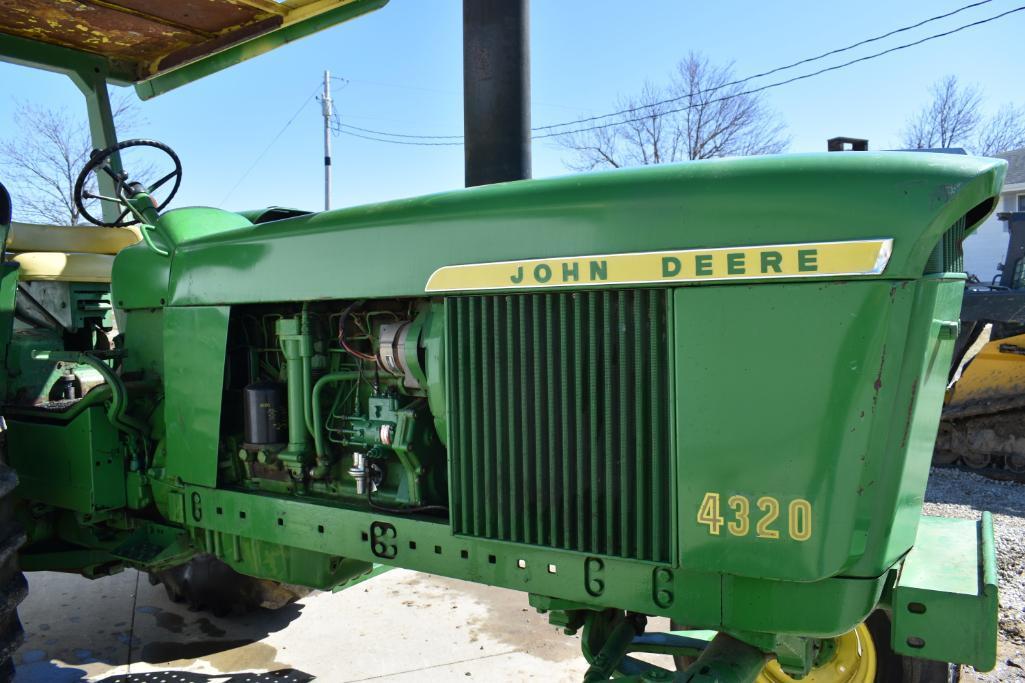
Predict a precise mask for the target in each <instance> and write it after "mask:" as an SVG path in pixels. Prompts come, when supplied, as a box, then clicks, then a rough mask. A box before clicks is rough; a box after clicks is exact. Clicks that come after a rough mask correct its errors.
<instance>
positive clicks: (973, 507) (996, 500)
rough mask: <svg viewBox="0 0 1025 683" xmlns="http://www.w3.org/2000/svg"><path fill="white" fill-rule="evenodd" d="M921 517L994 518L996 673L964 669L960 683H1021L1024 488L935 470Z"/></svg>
mask: <svg viewBox="0 0 1025 683" xmlns="http://www.w3.org/2000/svg"><path fill="white" fill-rule="evenodd" d="M925 501H926V502H925V514H927V515H940V516H944V517H962V518H965V519H979V517H980V515H981V513H982V511H983V510H988V511H990V512H992V513H993V530H994V534H995V536H996V549H997V564H998V571H999V574H1000V578H999V581H1000V642H999V644H998V646H997V667H996V669H994V670H993V671H991V672H989V673H981V672H977V671H975V670H974V669H971V668H966V670H965V672H964V675H963V677H962V680H968V681H1025V556H1023V553H1025V485H1022V484H1019V483H1015V482H1008V481H996V480H994V479H988V478H986V477H982V476H979V475H977V474H972V473H970V472H964V471H961V470H957V469H951V468H934V469H933V470H932V474H931V475H930V476H929V487H928V489H927V490H926V493H925Z"/></svg>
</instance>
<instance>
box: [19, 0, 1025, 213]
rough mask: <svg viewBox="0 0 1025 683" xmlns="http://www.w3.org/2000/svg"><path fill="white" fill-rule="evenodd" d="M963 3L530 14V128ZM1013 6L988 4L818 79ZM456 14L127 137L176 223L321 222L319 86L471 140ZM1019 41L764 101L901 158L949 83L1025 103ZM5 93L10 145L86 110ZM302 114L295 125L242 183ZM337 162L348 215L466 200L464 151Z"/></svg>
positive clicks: (1015, 18)
mask: <svg viewBox="0 0 1025 683" xmlns="http://www.w3.org/2000/svg"><path fill="white" fill-rule="evenodd" d="M967 2H968V0H944V1H942V2H936V1H928V2H927V1H924V0H914V1H905V2H893V1H892V0H890V1H889V2H882V1H877V0H862V1H861V2H857V3H854V2H821V1H819V2H799V1H797V0H776V1H775V2H771V3H767V2H750V1H749V2H738V1H734V2H730V1H722V2H718V3H694V2H684V1H682V0H644V1H643V2H638V3H624V2H621V1H619V2H613V1H612V0H532V3H531V4H532V7H531V40H532V67H533V68H532V79H533V82H532V97H533V106H532V115H533V123H534V125H542V124H546V123H553V122H560V121H565V120H569V119H573V118H578V117H581V116H589V115H593V114H597V113H603V112H607V111H610V110H611V109H612V108H613V106H614V103H615V100H616V99H617V96H618V95H621V94H631V93H633V92H634V91H636V90H637V89H638V88H639V87H640V85H641V84H642V83H643V81H644V80H645V79H649V80H652V81H654V82H660V81H663V80H665V79H666V77H667V76H668V74H669V73H670V72H671V70H672V69H673V67H674V65H675V64H676V62H677V61H678V60H679V59H680V58H681V57H682V56H684V55H685V54H686V53H687V52H688V51H689V50H697V51H700V52H703V53H704V54H705V55H707V56H708V57H709V58H710V59H711V60H713V61H715V62H720V63H722V62H731V61H732V62H734V63H735V68H736V72H737V74H738V75H740V76H746V75H749V74H752V73H756V72H759V71H762V70H765V69H767V68H772V67H775V66H779V65H782V64H787V63H790V62H792V61H796V60H797V59H800V58H803V57H807V56H812V55H815V54H818V53H820V52H823V51H826V50H829V49H832V48H835V47H839V46H843V45H846V44H849V43H852V42H855V41H857V40H860V39H863V38H867V37H870V36H873V35H876V34H880V33H884V32H886V31H888V30H890V29H893V28H897V27H899V26H903V25H905V24H911V23H915V22H916V21H919V20H921V19H924V18H926V17H928V16H931V15H935V14H941V13H943V12H946V11H949V10H952V9H954V8H956V7H959V6H961V5H963V4H967ZM1018 5H1019V3H1018V1H1017V0H993V1H992V2H990V3H988V4H986V5H983V6H981V7H978V8H975V9H973V10H969V11H966V12H963V13H961V14H958V15H956V16H954V17H951V18H949V19H946V20H944V21H942V22H935V23H932V24H929V25H927V26H925V27H922V28H921V29H918V30H916V31H914V32H909V33H904V34H900V35H899V36H895V37H894V38H892V39H890V40H888V41H886V42H883V43H876V44H873V45H870V46H866V47H864V48H861V49H860V50H858V51H855V52H852V53H847V54H845V55H841V56H838V57H836V58H833V59H832V60H826V61H824V62H822V63H820V64H822V65H828V64H832V63H838V62H841V61H846V59H849V58H850V57H852V56H859V55H863V54H868V53H870V52H875V51H877V50H879V49H881V48H884V47H889V46H892V45H896V44H898V43H902V42H907V41H909V40H914V39H917V38H920V37H924V36H926V35H930V34H932V33H936V32H939V31H942V30H946V29H949V28H954V27H956V26H959V25H961V24H964V23H968V22H969V21H974V20H977V19H981V18H985V17H988V16H991V15H995V14H998V13H1000V12H1002V11H1006V10H1008V9H1012V8H1014V7H1016V6H1018ZM461 6H462V3H461V1H460V0H391V3H390V4H389V5H388V6H386V7H385V8H384V9H382V10H380V11H378V12H375V13H373V14H370V15H367V16H365V17H362V18H359V19H357V20H355V21H353V22H351V23H349V24H344V25H341V26H337V27H335V28H333V29H329V30H327V31H325V32H322V33H320V34H317V35H315V36H312V37H309V38H306V39H304V40H302V41H299V42H296V43H293V44H291V45H287V46H285V47H284V48H281V49H279V50H276V51H274V52H271V53H269V54H266V55H263V56H261V57H258V58H256V59H253V60H250V61H248V62H246V63H244V64H241V65H239V66H236V67H233V68H231V69H228V70H226V71H224V72H221V73H220V74H216V75H214V76H212V77H209V78H207V79H205V80H203V81H199V82H197V83H193V84H191V85H189V86H185V87H183V88H181V89H179V90H176V91H172V92H170V93H168V94H165V95H162V96H160V97H158V98H155V99H153V100H150V101H148V102H144V103H142V104H141V105H140V113H141V114H142V116H143V118H144V120H145V124H144V125H143V126H141V127H139V128H137V129H136V130H133V131H131V133H132V137H151V138H156V139H158V140H161V141H164V142H166V143H168V144H169V145H171V146H172V147H173V148H174V149H175V150H177V152H178V153H179V155H180V156H181V158H182V162H183V165H184V167H185V176H184V181H183V184H182V189H181V191H180V194H179V197H178V198H177V199H176V200H175V202H174V206H185V205H211V206H223V207H225V208H230V209H241V208H252V207H257V206H265V205H268V204H280V205H288V206H298V207H302V208H310V209H317V208H320V207H321V206H322V192H323V176H322V173H323V167H322V119H321V117H320V108H319V104H318V103H317V102H316V101H314V100H312V99H309V98H310V95H311V94H312V93H313V92H314V90H316V89H317V87H318V84H319V81H320V79H321V74H322V71H323V70H324V69H325V68H327V69H330V70H331V71H332V73H334V74H337V75H338V76H342V77H345V78H347V79H349V83H348V85H347V86H345V87H344V88H342V87H341V84H338V83H336V86H335V92H334V96H335V102H336V107H337V109H338V112H339V114H340V116H341V118H342V120H343V121H345V122H347V123H350V124H352V125H356V126H362V127H368V128H377V129H384V130H389V131H395V132H400V133H415V134H428V135H449V134H460V133H462V101H461V90H462V65H461V63H462V47H461V14H462V11H461ZM1023 33H1025V12H1022V13H1019V14H1014V15H1011V16H1008V17H1006V18H1004V19H1001V20H999V21H997V22H994V23H991V24H987V25H985V26H981V27H977V28H974V29H969V30H968V31H964V32H962V33H959V34H956V35H954V36H950V37H947V38H943V39H939V40H936V41H933V42H931V43H928V44H925V45H921V46H918V47H915V48H912V49H909V50H904V51H901V52H898V53H895V54H891V55H888V56H885V57H882V58H880V59H876V60H873V61H871V62H867V63H863V64H858V65H855V66H852V67H849V68H847V69H844V70H842V71H838V72H834V73H830V74H826V75H823V76H820V77H818V78H814V79H810V80H807V81H804V82H800V83H795V84H792V85H787V86H783V87H780V88H776V89H773V90H770V91H768V93H767V96H766V97H767V102H768V103H769V105H770V106H771V107H772V108H773V109H775V110H776V111H777V112H778V113H779V114H780V115H781V117H782V119H783V120H784V121H785V122H786V124H787V126H788V129H789V133H790V135H791V137H792V143H791V146H790V150H791V151H794V152H808V151H819V150H823V149H824V148H825V140H826V138H828V137H832V136H834V135H849V136H855V137H866V138H869V139H870V140H871V144H872V147H873V148H886V147H891V146H894V145H896V144H897V143H898V139H899V134H900V131H901V129H902V127H903V125H904V122H905V121H906V119H907V118H908V117H909V116H910V115H911V114H912V113H913V112H914V111H915V110H917V109H918V108H919V107H920V106H921V105H922V104H923V102H924V101H925V100H926V99H927V96H928V92H927V91H928V86H929V85H930V84H931V83H932V82H933V81H934V80H936V79H937V78H939V77H941V76H943V75H945V74H955V75H957V76H958V77H959V78H960V79H961V80H962V81H964V82H967V83H975V84H978V85H979V86H980V87H981V88H982V89H983V90H984V91H985V93H986V94H987V106H988V107H990V108H995V107H996V106H998V105H999V104H1001V103H1002V102H1007V101H1016V102H1018V103H1023V102H1025V90H1023V88H1022V75H1023V71H1025V64H1023V63H1022V61H1021V58H1020V57H1019V58H1017V59H1016V58H1015V54H1014V53H1015V48H1016V46H1020V43H1021V36H1022V35H1023ZM800 72H802V69H797V70H795V71H793V72H787V74H796V73H800ZM770 80H772V77H770ZM765 82H768V81H765ZM0 83H2V84H3V93H4V94H3V95H0V135H11V134H12V126H13V118H12V112H13V109H14V105H15V99H16V98H20V99H22V100H26V101H32V102H34V103H36V104H41V105H44V106H55V107H56V106H65V107H68V108H69V109H72V110H74V111H76V112H81V113H82V115H83V116H84V107H83V106H82V100H81V96H80V95H79V94H78V91H77V90H76V89H75V88H74V87H73V86H72V85H71V83H70V81H68V80H67V79H66V78H64V77H62V76H58V75H54V74H49V73H44V72H39V71H34V70H30V69H26V68H24V67H16V66H12V65H8V64H2V63H0ZM756 83H758V82H756ZM304 101H306V105H305V107H304V108H303V109H302V110H301V111H300V113H299V115H298V116H297V117H296V119H295V121H294V123H293V124H292V125H291V126H290V127H289V128H288V129H287V130H286V131H285V132H284V134H283V135H281V137H280V138H279V139H278V140H277V142H276V143H275V144H274V145H273V146H272V147H271V148H270V149H269V150H267V151H266V154H265V155H264V156H263V158H262V159H261V160H260V161H259V163H257V164H256V165H255V167H253V168H252V170H251V171H250V172H249V174H248V175H247V176H246V177H245V178H244V179H243V178H242V176H243V173H244V172H245V171H246V169H247V168H249V167H250V166H251V165H252V164H253V162H254V161H255V160H256V158H257V156H258V155H259V154H260V153H261V152H263V150H264V149H265V147H266V146H267V144H268V142H270V140H271V139H272V138H273V137H274V136H275V135H277V134H278V133H279V131H280V130H281V128H282V126H283V125H284V124H285V123H286V121H288V120H289V119H290V118H292V116H293V115H294V114H295V113H296V111H297V110H298V109H299V108H300V107H301V106H302V105H303V102H304ZM122 137H127V136H124V135H123V136H122ZM533 154H534V176H535V177H543V176H551V175H561V174H565V173H567V172H568V170H567V168H566V166H565V164H564V159H565V157H566V153H565V151H563V150H562V149H560V148H558V147H557V146H555V145H553V144H552V143H550V142H547V141H535V143H534V146H533ZM334 162H335V166H334V168H335V182H334V192H333V200H334V205H335V206H336V207H338V206H345V205H353V204H362V203H366V202H371V201H378V200H385V199H391V198H396V197H405V196H411V195H416V194H422V193H427V192H435V191H440V190H448V189H454V188H458V187H461V186H462V182H463V155H462V149H461V148H459V147H451V148H450V147H407V146H400V145H389V144H383V143H378V142H372V141H367V140H360V139H357V138H353V137H348V136H344V135H342V136H337V137H335V138H334ZM240 180H241V182H239V181H240ZM236 185H237V187H236ZM232 188H235V189H234V190H232Z"/></svg>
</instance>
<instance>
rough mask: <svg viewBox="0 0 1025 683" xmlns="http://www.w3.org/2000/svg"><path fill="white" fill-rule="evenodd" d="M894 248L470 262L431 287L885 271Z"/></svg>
mask: <svg viewBox="0 0 1025 683" xmlns="http://www.w3.org/2000/svg"><path fill="white" fill-rule="evenodd" d="M892 247H893V240H892V239H878V240H860V241H851V242H815V243H808V244H773V245H765V246H753V247H723V248H714V249H685V250H682V251H648V252H636V253H630V254H607V255H604V256H570V257H565V258H545V259H529V260H524V261H499V262H495V263H471V264H466V265H459V266H445V267H443V268H439V269H438V270H436V271H434V273H433V274H432V275H431V277H430V279H429V280H428V281H427V289H426V291H428V292H461V291H472V290H481V289H518V288H527V287H529V288H537V287H584V286H596V285H622V284H640V283H657V282H697V281H701V280H763V279H769V278H795V277H834V276H839V275H880V274H882V272H883V270H884V269H885V268H886V263H887V261H889V260H890V253H891V251H892Z"/></svg>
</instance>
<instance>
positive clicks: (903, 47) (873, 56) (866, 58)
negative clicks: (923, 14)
mask: <svg viewBox="0 0 1025 683" xmlns="http://www.w3.org/2000/svg"><path fill="white" fill-rule="evenodd" d="M1023 10H1025V5H1021V6H1019V7H1015V8H1014V9H1011V10H1007V11H1006V12H1002V13H1000V14H997V15H995V16H992V17H989V18H987V19H980V20H979V21H974V22H972V23H970V24H965V25H963V26H959V27H957V28H954V29H951V30H949V31H944V32H942V33H935V34H933V35H931V36H926V37H925V38H921V39H919V40H916V41H913V42H910V43H904V44H902V45H897V46H896V47H891V48H889V49H886V50H882V51H880V52H876V53H873V54H870V55H865V56H864V57H858V58H857V59H852V60H850V61H848V62H844V63H842V64H836V65H834V66H827V67H825V68H822V69H819V70H818V71H812V72H811V73H806V74H801V75H799V76H794V77H792V78H787V79H785V80H782V81H777V82H775V83H769V84H768V85H763V86H759V87H757V88H751V89H750V90H744V91H742V92H738V93H733V94H732V95H726V96H724V97H718V98H715V99H711V100H707V101H704V102H699V103H698V104H691V105H687V106H686V107H679V108H677V109H669V110H666V111H662V112H659V115H661V116H665V115H666V114H677V113H679V112H682V111H687V110H689V109H694V108H696V107H705V106H708V105H709V104H715V103H717V102H723V101H725V100H730V99H733V98H735V97H742V96H744V95H753V94H755V93H759V92H763V91H765V90H769V89H771V88H778V87H780V86H783V85H789V84H790V83H796V82H797V81H803V80H806V79H808V78H814V77H815V76H821V75H822V74H824V73H829V72H831V71H838V70H840V69H844V68H847V67H848V66H852V65H854V64H859V63H861V62H867V61H870V60H872V59H876V58H878V57H882V56H884V55H888V54H890V53H893V52H899V51H900V50H906V49H908V48H912V47H915V46H917V45H921V44H923V43H927V42H929V41H931V40H936V39H938V38H945V37H947V36H950V35H953V34H955V33H960V32H961V31H964V30H967V29H969V28H975V27H976V26H981V25H983V24H988V23H990V22H992V21H996V20H997V19H1003V18H1004V17H1006V16H1008V15H1011V14H1014V13H1016V12H1021V11H1023ZM646 118H648V117H647V116H638V117H635V118H631V119H623V120H620V121H615V122H613V123H605V124H598V125H594V126H588V127H586V128H576V129H573V130H568V131H557V132H554V133H545V134H544V135H533V136H531V139H532V140H541V139H544V138H552V137H557V136H560V135H572V134H574V133H586V132H588V131H592V130H598V129H599V128H610V127H612V126H619V125H622V124H624V123H636V122H637V121H643V120H645V119H646Z"/></svg>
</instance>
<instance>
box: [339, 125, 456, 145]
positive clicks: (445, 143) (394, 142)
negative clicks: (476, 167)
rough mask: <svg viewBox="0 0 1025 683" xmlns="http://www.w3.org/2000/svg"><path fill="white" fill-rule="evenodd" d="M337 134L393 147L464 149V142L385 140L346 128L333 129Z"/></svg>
mask: <svg viewBox="0 0 1025 683" xmlns="http://www.w3.org/2000/svg"><path fill="white" fill-rule="evenodd" d="M333 130H335V132H337V133H342V134H344V135H349V136H352V137H354V138H363V139H364V140H373V141H374V142H390V143H391V144H393V145H415V146H418V147H462V145H463V143H462V142H412V141H408V140H386V139H384V138H376V137H371V136H369V135H361V134H359V133H353V132H352V131H349V130H346V129H344V128H337V129H333Z"/></svg>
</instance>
